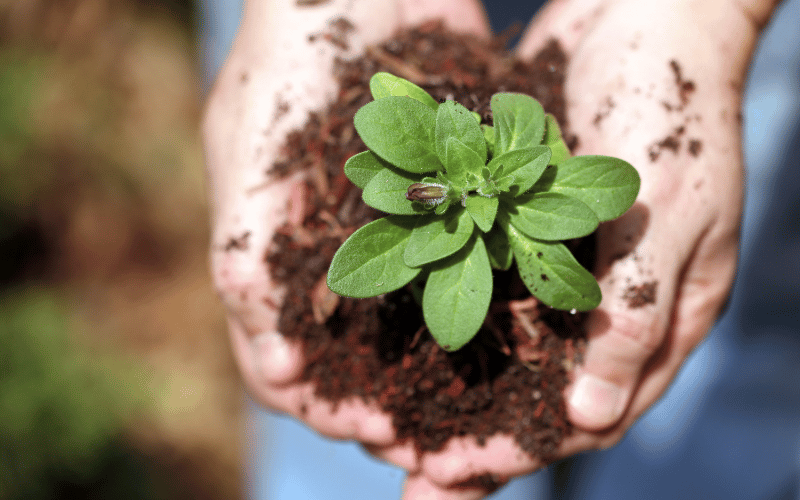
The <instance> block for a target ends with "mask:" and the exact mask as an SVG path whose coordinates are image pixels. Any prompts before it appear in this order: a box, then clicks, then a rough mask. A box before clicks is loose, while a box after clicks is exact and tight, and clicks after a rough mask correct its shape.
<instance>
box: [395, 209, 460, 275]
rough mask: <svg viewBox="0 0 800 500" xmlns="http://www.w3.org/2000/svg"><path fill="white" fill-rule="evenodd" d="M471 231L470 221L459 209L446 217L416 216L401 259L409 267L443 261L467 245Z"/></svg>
mask: <svg viewBox="0 0 800 500" xmlns="http://www.w3.org/2000/svg"><path fill="white" fill-rule="evenodd" d="M473 228H474V224H473V223H472V219H471V218H470V216H469V214H467V212H466V210H464V209H463V208H461V207H459V208H458V210H455V211H453V212H452V213H451V214H448V215H447V216H446V217H440V216H437V215H433V214H431V215H423V216H421V217H418V218H417V224H416V226H414V231H413V232H412V233H411V238H410V239H409V240H408V245H407V246H406V250H405V252H404V253H403V259H405V262H406V265H407V266H411V267H418V266H421V265H423V264H428V263H429V262H434V261H437V260H439V259H443V258H444V257H447V256H448V255H452V254H454V253H456V252H457V251H459V250H460V249H461V248H462V247H463V246H464V245H465V244H466V243H467V241H468V240H469V237H470V236H472V232H473Z"/></svg>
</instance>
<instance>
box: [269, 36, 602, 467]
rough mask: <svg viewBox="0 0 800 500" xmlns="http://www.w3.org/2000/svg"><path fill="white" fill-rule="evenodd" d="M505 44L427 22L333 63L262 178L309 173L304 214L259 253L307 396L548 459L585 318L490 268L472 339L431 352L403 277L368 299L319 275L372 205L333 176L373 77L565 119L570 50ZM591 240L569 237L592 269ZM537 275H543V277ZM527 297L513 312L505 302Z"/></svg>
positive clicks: (483, 107) (415, 428)
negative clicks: (505, 439)
mask: <svg viewBox="0 0 800 500" xmlns="http://www.w3.org/2000/svg"><path fill="white" fill-rule="evenodd" d="M504 43H505V42H504V40H498V39H495V40H492V41H490V42H488V43H487V42H485V41H481V40H479V39H477V38H473V37H471V36H467V35H455V34H452V33H448V32H446V31H445V30H444V29H443V28H442V25H441V24H440V23H426V24H425V25H423V26H421V27H420V28H418V29H414V30H410V31H405V32H401V33H399V34H398V35H397V36H396V37H395V38H394V39H393V40H391V41H388V42H386V43H384V44H382V45H380V46H378V47H375V48H373V49H371V50H368V51H367V53H366V55H365V56H364V57H361V58H358V59H354V60H349V61H344V60H340V61H338V62H337V64H336V68H335V77H336V78H337V79H338V81H339V82H340V88H341V90H340V91H339V93H338V96H337V98H336V100H335V101H334V102H333V103H332V104H331V105H330V106H329V107H328V108H327V109H326V110H324V111H322V112H318V113H313V114H311V115H310V117H309V119H308V121H307V123H306V125H305V126H304V127H303V128H302V129H300V130H297V131H295V132H292V133H291V134H289V136H288V138H287V141H286V144H285V147H284V148H283V151H282V158H281V160H280V161H278V162H276V163H275V164H274V165H273V166H272V168H271V169H270V170H269V174H270V176H272V177H284V176H287V175H289V174H291V173H293V172H297V171H303V172H306V174H307V178H308V181H307V190H308V203H309V206H310V207H309V208H310V209H309V210H307V211H306V212H307V215H306V217H305V220H304V221H303V223H302V225H294V226H290V225H288V224H287V225H285V226H284V227H282V228H281V229H280V230H279V231H278V232H277V234H276V235H275V237H274V239H273V242H272V245H271V246H270V251H269V252H268V253H267V255H265V259H266V261H267V262H268V264H269V268H270V270H271V274H272V277H273V279H274V280H275V281H276V282H277V283H279V284H282V285H283V286H284V287H285V289H286V296H285V301H284V304H283V305H282V306H281V314H280V319H279V323H278V329H279V331H281V332H282V333H283V334H284V335H286V336H287V337H290V338H296V339H300V340H301V341H302V344H303V349H304V355H305V358H306V360H307V367H306V370H305V372H304V374H303V379H304V380H308V381H312V382H313V383H314V385H315V388H316V395H317V396H319V397H321V398H324V399H326V400H328V401H331V402H332V403H333V404H334V405H336V404H338V402H340V401H341V400H343V399H345V398H350V397H353V396H354V395H355V396H358V397H360V398H362V399H363V400H365V401H367V402H373V403H376V404H378V405H379V406H380V407H381V408H382V409H383V410H384V411H386V412H388V413H389V414H391V415H392V418H393V423H394V425H395V428H396V430H397V436H398V438H399V439H400V440H401V441H405V440H409V439H410V440H413V443H414V445H415V446H416V449H417V450H418V451H419V452H422V451H435V450H440V449H441V448H442V447H443V446H444V445H445V444H446V442H447V441H448V440H449V439H451V438H452V437H455V436H468V435H469V436H473V437H474V438H475V439H476V440H477V442H478V443H481V444H482V443H485V442H486V440H487V439H488V438H489V437H491V436H493V435H495V434H498V433H504V434H511V435H513V436H514V438H515V439H516V442H517V443H518V444H519V445H520V447H521V448H522V449H523V450H524V451H526V452H527V453H528V454H530V455H531V456H536V457H542V458H544V459H547V458H548V457H552V456H553V454H554V453H555V451H556V448H557V447H558V445H559V443H560V442H561V440H562V439H563V438H564V436H566V435H568V434H569V433H570V432H571V426H570V424H569V422H568V421H567V418H566V406H565V402H564V400H563V397H562V392H563V390H564V388H565V387H566V384H567V382H568V372H567V368H568V367H571V366H573V365H574V363H577V362H579V361H580V356H581V352H582V349H583V347H584V345H585V340H584V338H585V334H584V331H583V328H582V320H583V316H582V315H580V314H578V315H570V314H568V313H564V312H561V311H554V310H552V309H550V308H548V307H545V306H543V305H541V304H539V303H538V302H536V301H535V299H533V298H532V297H530V294H529V292H528V291H527V289H526V288H525V286H524V284H523V283H522V281H521V280H520V278H519V276H515V273H516V270H515V269H512V270H511V271H507V272H497V273H495V275H494V283H495V286H494V295H493V297H492V305H491V306H490V311H491V312H490V314H489V316H488V317H487V319H486V322H485V323H484V327H483V328H481V330H480V331H479V332H478V335H477V336H476V337H475V338H474V339H473V340H472V341H471V342H469V343H468V344H467V345H466V346H465V347H463V348H462V349H460V350H458V351H456V352H452V353H449V352H446V351H444V350H443V349H441V348H440V347H439V346H438V345H437V344H436V343H435V341H434V340H433V339H432V338H431V336H430V335H429V334H428V332H427V330H426V329H425V327H424V321H423V318H422V314H421V308H420V307H419V305H418V304H417V302H416V300H415V299H414V295H413V293H412V290H410V289H409V287H406V288H403V289H400V290H398V291H396V292H392V293H388V294H385V295H382V296H379V297H373V298H369V299H351V298H346V297H341V298H339V297H336V298H332V297H329V296H328V294H327V293H325V290H324V289H323V286H322V285H321V283H324V276H325V273H326V272H327V269H328V266H329V265H330V261H331V258H332V257H333V254H334V253H335V251H336V249H337V248H338V247H339V245H340V244H341V243H342V242H343V241H344V239H345V238H346V237H347V235H349V234H350V233H352V231H354V230H355V229H356V228H358V227H360V226H362V225H363V224H365V223H367V222H369V221H371V220H374V219H376V218H378V217H380V216H381V215H382V214H380V213H379V212H377V211H375V210H373V209H371V208H370V207H367V206H366V205H364V204H363V203H361V201H360V190H359V189H358V188H356V187H355V186H352V185H351V184H350V182H349V181H348V180H347V178H346V177H345V176H344V173H343V165H344V163H345V161H346V160H347V159H348V158H349V157H350V156H352V155H353V154H355V153H358V152H360V151H363V150H365V149H366V148H365V146H364V144H363V142H362V141H361V139H360V138H359V137H358V135H357V134H356V133H355V131H354V129H353V125H352V123H353V115H354V114H355V112H356V110H358V109H359V108H360V107H361V106H363V105H364V104H366V103H367V102H369V101H371V100H372V98H371V96H370V93H369V79H370V77H371V76H372V75H373V74H374V73H376V72H378V71H390V72H394V73H395V74H400V76H404V77H406V78H409V79H411V80H412V81H414V80H416V81H415V83H417V84H419V85H421V86H422V87H423V88H425V90H427V91H428V92H430V93H431V95H433V97H434V98H435V99H437V100H442V99H445V98H447V97H448V96H450V97H452V98H454V99H455V100H456V101H457V102H459V103H461V104H463V105H464V106H466V107H467V108H469V109H470V110H473V111H476V112H478V113H479V114H480V115H481V116H482V117H483V120H484V122H485V123H491V110H490V108H489V100H490V97H491V95H492V94H494V93H495V92H498V91H513V92H523V93H526V94H529V95H533V96H534V97H536V98H537V99H538V100H539V101H540V102H541V103H542V105H543V106H544V108H545V110H547V111H548V112H550V113H553V114H554V115H555V116H556V118H557V119H558V120H559V123H560V124H562V130H563V131H564V133H565V137H569V138H570V139H569V140H568V144H571V145H574V144H575V143H576V142H577V139H575V138H574V137H572V136H571V135H570V134H569V127H568V125H569V124H568V123H567V122H566V120H565V117H564V109H565V107H564V99H563V80H564V70H565V67H566V63H567V60H566V57H565V55H564V53H563V51H562V50H561V48H560V47H559V45H558V43H557V42H555V41H552V42H550V43H549V44H547V45H546V46H545V48H544V49H543V50H542V51H541V52H540V53H539V54H538V55H537V56H536V57H535V58H534V59H533V60H532V61H530V62H524V61H519V60H516V59H514V58H513V57H512V56H510V55H509V54H508V53H507V52H505V51H504V50H503V48H502V47H503V45H504ZM593 241H594V240H593V238H586V239H584V240H581V242H579V241H574V242H570V246H571V247H572V249H573V251H574V253H575V255H576V257H577V258H578V259H579V260H580V261H581V262H583V263H584V265H586V266H587V267H589V268H590V269H591V267H592V265H593V262H592V257H593V255H594V248H593ZM542 279H545V278H544V277H543V278H542ZM520 301H525V307H522V308H516V309H515V310H513V311H512V309H511V307H510V304H512V303H516V302H520Z"/></svg>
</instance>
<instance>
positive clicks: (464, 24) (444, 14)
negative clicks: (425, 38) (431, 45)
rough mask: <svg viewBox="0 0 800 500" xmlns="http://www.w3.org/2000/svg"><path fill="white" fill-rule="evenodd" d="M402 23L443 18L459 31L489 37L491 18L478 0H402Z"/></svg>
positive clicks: (453, 28) (406, 24)
mask: <svg viewBox="0 0 800 500" xmlns="http://www.w3.org/2000/svg"><path fill="white" fill-rule="evenodd" d="M400 7H401V19H402V22H401V24H402V25H403V26H416V25H418V24H421V23H423V22H424V21H428V20H430V19H442V20H443V21H444V23H445V25H446V26H447V27H448V28H449V29H451V30H453V31H457V32H461V33H473V34H475V35H478V36H482V37H488V36H489V35H490V34H491V28H490V27H489V19H488V17H487V16H486V11H485V10H484V8H483V4H482V3H481V2H480V1H478V0H437V1H431V0H401V2H400Z"/></svg>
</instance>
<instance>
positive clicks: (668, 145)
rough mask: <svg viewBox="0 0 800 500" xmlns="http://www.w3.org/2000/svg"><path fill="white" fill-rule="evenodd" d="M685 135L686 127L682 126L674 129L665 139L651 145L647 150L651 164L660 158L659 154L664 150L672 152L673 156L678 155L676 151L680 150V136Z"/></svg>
mask: <svg viewBox="0 0 800 500" xmlns="http://www.w3.org/2000/svg"><path fill="white" fill-rule="evenodd" d="M685 133H686V127H684V126H683V125H681V126H679V127H677V128H675V129H674V130H673V131H672V133H670V134H669V135H668V136H666V137H665V138H663V139H661V140H660V141H658V142H656V143H654V144H651V145H650V146H649V147H648V148H647V154H648V155H649V156H650V161H651V162H656V161H657V160H658V158H659V157H660V156H661V153H662V152H663V151H664V150H667V151H672V153H673V154H678V151H679V150H680V148H681V140H680V139H681V136H683V135H684V134H685Z"/></svg>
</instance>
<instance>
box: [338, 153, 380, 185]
mask: <svg viewBox="0 0 800 500" xmlns="http://www.w3.org/2000/svg"><path fill="white" fill-rule="evenodd" d="M384 168H389V167H388V163H386V162H384V161H383V160H381V159H380V158H379V157H378V156H377V155H376V154H375V153H373V152H372V151H364V152H362V153H358V154H357V155H353V156H351V157H350V158H349V159H348V160H347V163H345V164H344V175H346V176H347V178H348V179H350V182H352V183H353V184H355V185H356V186H358V187H360V188H361V189H364V186H366V185H367V183H368V182H369V181H370V180H372V178H373V177H375V174H377V173H378V172H380V171H381V170H383V169H384Z"/></svg>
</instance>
